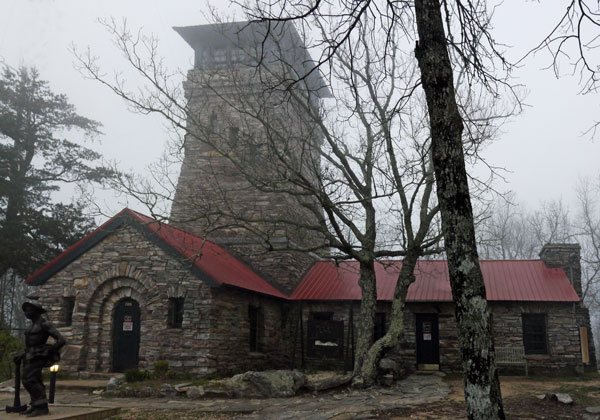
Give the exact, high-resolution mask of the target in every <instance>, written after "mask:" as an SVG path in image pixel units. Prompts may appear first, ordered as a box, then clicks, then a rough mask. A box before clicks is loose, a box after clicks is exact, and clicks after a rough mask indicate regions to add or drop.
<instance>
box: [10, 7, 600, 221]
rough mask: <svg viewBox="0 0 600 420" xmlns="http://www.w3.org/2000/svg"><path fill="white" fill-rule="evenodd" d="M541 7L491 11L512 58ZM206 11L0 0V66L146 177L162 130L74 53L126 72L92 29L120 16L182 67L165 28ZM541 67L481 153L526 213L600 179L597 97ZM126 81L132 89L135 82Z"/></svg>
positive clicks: (183, 59)
mask: <svg viewBox="0 0 600 420" xmlns="http://www.w3.org/2000/svg"><path fill="white" fill-rule="evenodd" d="M222 2H223V5H225V4H226V1H225V0H222ZM547 3H548V2H544V5H543V6H542V5H541V4H540V3H537V2H518V3H515V2H504V4H503V5H502V6H501V7H499V8H498V9H497V10H496V13H495V19H494V22H495V27H496V32H495V34H496V38H497V40H498V41H500V42H503V43H504V44H508V45H510V46H511V47H510V48H508V49H507V54H508V55H509V57H510V58H511V59H516V58H517V57H520V55H522V54H523V53H524V52H525V51H527V50H528V49H530V48H532V47H533V46H535V45H536V44H537V43H538V42H539V41H540V40H541V38H542V34H544V33H546V32H547V31H548V30H549V29H550V28H551V27H552V24H553V22H555V20H556V18H557V17H558V16H559V14H560V13H561V11H562V8H560V7H557V8H556V9H554V10H552V8H551V7H548V5H547ZM552 3H559V2H552ZM214 4H217V5H219V3H217V2H214ZM207 9H208V8H207V5H206V2H205V1H204V0H193V1H191V0H170V1H168V2H167V1H158V0H145V1H138V0H135V1H133V0H118V1H114V0H101V1H100V0H98V1H92V0H86V1H82V0H55V1H52V0H0V61H3V62H4V63H5V64H8V65H10V66H12V67H18V66H20V65H25V66H35V67H36V68H37V69H38V70H39V72H40V74H41V78H42V79H44V80H48V81H49V82H50V86H51V88H52V89H53V90H54V91H55V92H60V93H64V94H66V95H67V96H68V97H69V99H70V101H71V102H72V103H73V104H75V105H76V107H77V110H78V112H79V113H80V114H82V115H84V116H87V117H89V118H92V119H95V120H98V121H100V122H101V123H102V124H103V129H102V131H103V132H104V133H105V134H104V136H102V139H101V141H102V143H101V145H100V146H99V147H98V148H99V149H100V150H101V151H102V152H103V154H104V155H105V156H106V157H107V158H108V159H116V160H118V161H119V162H120V163H121V165H122V166H123V167H125V168H129V167H132V168H134V169H136V170H138V171H143V170H144V167H145V165H147V164H149V163H151V162H152V161H154V160H155V159H156V158H157V157H158V156H159V155H160V153H161V152H162V150H163V147H164V144H165V143H166V140H167V137H168V134H167V132H166V130H165V127H164V126H163V123H162V122H161V121H160V120H159V119H157V118H150V117H147V116H139V115H135V114H132V113H130V112H128V111H127V109H126V107H125V105H124V104H123V103H122V102H121V101H120V100H119V99H118V98H117V97H116V96H114V94H112V93H111V92H109V91H108V90H107V89H106V88H105V87H103V86H100V85H99V84H98V83H97V82H94V81H90V80H85V79H84V78H83V77H82V76H81V75H80V74H79V73H78V72H77V70H75V68H74V66H73V62H74V58H73V55H72V53H71V52H70V49H71V47H72V45H76V46H77V47H78V48H79V49H85V48H87V47H88V46H89V47H90V48H91V50H92V51H93V53H94V54H95V55H97V56H99V57H100V59H101V63H102V64H103V68H104V69H106V70H107V71H108V70H110V71H112V70H113V69H116V70H124V69H126V66H125V63H124V61H123V60H122V59H121V57H120V56H119V53H118V51H117V49H116V47H115V46H114V45H112V43H111V41H110V37H109V35H108V33H107V32H106V30H105V29H104V28H103V27H102V26H101V25H100V24H98V22H97V21H98V19H99V18H110V17H114V18H116V19H122V18H126V19H127V21H128V25H129V26H130V27H132V28H136V29H137V28H143V30H144V32H146V33H153V34H155V35H156V36H157V37H158V38H159V39H160V42H161V53H162V55H163V56H164V57H165V59H166V62H167V63H168V65H169V66H171V67H172V68H177V67H179V68H181V69H183V70H186V69H188V68H189V67H191V63H192V56H193V51H192V50H191V48H189V46H188V45H187V44H186V43H185V42H184V41H183V39H181V38H180V37H179V35H177V34H176V33H175V32H174V31H173V30H172V29H171V28H172V27H173V26H186V25H195V24H203V23H208V20H207V18H206V16H205V13H206V12H207ZM546 64H548V57H547V56H543V55H540V56H538V57H534V58H533V59H529V60H527V61H526V62H525V63H524V65H523V68H521V69H520V70H519V71H518V72H517V73H516V76H518V79H517V80H516V81H517V82H518V83H521V84H523V85H525V86H526V88H527V90H528V92H529V95H528V96H527V99H526V103H527V104H528V105H529V107H527V108H526V110H525V112H523V113H522V114H521V115H519V116H518V117H516V118H514V119H513V121H512V122H510V123H509V124H507V125H506V126H504V127H503V129H502V132H503V133H502V135H501V137H500V138H499V139H498V140H497V141H496V142H495V143H494V144H493V145H492V146H490V147H489V148H488V149H486V150H485V152H484V156H485V157H486V159H488V161H489V162H490V163H491V164H493V165H496V166H501V167H504V168H506V169H507V170H509V171H510V172H509V173H507V174H506V179H507V181H508V183H506V184H503V183H499V184H497V185H496V188H497V189H499V190H503V191H506V190H514V191H515V192H516V193H517V198H518V199H519V200H521V201H524V202H526V203H527V205H528V207H529V208H534V207H536V205H537V204H538V203H539V202H540V201H542V200H550V199H557V198H561V197H562V198H563V199H564V200H566V201H568V202H571V201H573V199H574V194H573V189H574V186H575V184H576V182H577V180H578V178H579V177H592V176H594V175H596V176H597V175H598V173H599V172H600V165H599V164H598V163H599V162H600V136H599V138H598V139H597V140H596V141H595V142H592V141H590V139H589V137H582V133H583V131H585V130H586V129H587V128H589V126H591V124H592V123H593V122H594V120H597V119H600V96H599V95H598V94H596V95H587V96H580V95H577V93H578V92H579V87H578V79H577V78H573V77H565V78H561V79H559V80H557V79H556V78H555V77H554V74H553V73H552V72H551V71H547V70H546V71H544V70H541V69H542V67H543V66H544V65H546ZM565 69H566V66H565ZM126 76H127V77H128V78H129V75H127V73H126ZM129 81H131V83H132V85H135V82H136V80H135V78H133V77H131V78H130V79H129ZM108 200H109V201H110V199H108ZM111 208H112V209H113V210H118V209H119V204H117V203H115V202H112V203H111Z"/></svg>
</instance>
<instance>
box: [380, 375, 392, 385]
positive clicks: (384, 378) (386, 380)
mask: <svg viewBox="0 0 600 420" xmlns="http://www.w3.org/2000/svg"><path fill="white" fill-rule="evenodd" d="M379 383H380V384H381V386H387V387H390V386H392V385H394V375H392V374H391V373H388V374H387V375H381V376H379Z"/></svg>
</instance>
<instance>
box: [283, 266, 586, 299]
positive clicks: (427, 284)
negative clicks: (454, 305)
mask: <svg viewBox="0 0 600 420" xmlns="http://www.w3.org/2000/svg"><path fill="white" fill-rule="evenodd" d="M401 267H402V262H401V261H388V262H382V263H377V264H376V267H375V270H376V276H377V297H378V299H379V300H392V298H393V296H394V287H395V286H396V280H397V277H398V273H399V272H400V268H401ZM481 269H482V271H483V278H484V282H485V287H486V292H487V298H488V300H492V301H554V302H578V301H579V297H578V296H577V293H575V290H574V289H573V286H572V285H571V283H570V282H569V279H568V278H567V275H566V274H565V272H564V271H563V270H562V269H560V268H548V267H546V265H545V264H544V263H543V261H541V260H518V261H517V260H508V261H507V260H501V261H491V260H486V261H481ZM358 274H359V267H358V263H357V262H356V261H346V262H341V263H339V264H338V265H336V264H335V263H334V262H333V261H320V262H317V263H316V264H315V265H314V266H313V267H312V268H311V269H310V271H309V272H308V273H307V274H306V276H305V277H304V279H303V280H302V283H300V285H299V286H298V287H297V288H296V290H295V291H294V293H293V294H292V296H291V299H295V300H360V298H361V291H360V288H359V287H358ZM415 275H416V281H415V282H414V283H413V284H412V285H411V286H410V287H409V289H408V296H407V300H408V301H412V302H435V301H438V302H450V301H452V291H451V289H450V280H449V276H448V267H447V263H446V261H445V260H437V261H429V260H428V261H419V262H418V263H417V266H416V267H415Z"/></svg>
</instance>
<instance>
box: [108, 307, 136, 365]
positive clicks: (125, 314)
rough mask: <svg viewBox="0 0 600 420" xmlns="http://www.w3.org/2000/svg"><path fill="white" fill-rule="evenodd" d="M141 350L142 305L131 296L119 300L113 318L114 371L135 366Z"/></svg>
mask: <svg viewBox="0 0 600 420" xmlns="http://www.w3.org/2000/svg"><path fill="white" fill-rule="evenodd" d="M139 350H140V305H139V304H138V303H137V302H136V301H135V300H133V299H131V298H125V299H121V300H120V301H118V302H117V305H116V307H115V312H114V319H113V371H115V372H123V371H125V370H127V369H131V368H135V367H137V365H138V362H139Z"/></svg>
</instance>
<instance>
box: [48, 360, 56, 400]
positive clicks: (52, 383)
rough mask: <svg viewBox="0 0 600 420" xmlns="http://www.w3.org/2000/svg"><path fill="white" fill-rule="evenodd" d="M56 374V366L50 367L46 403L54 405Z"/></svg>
mask: <svg viewBox="0 0 600 420" xmlns="http://www.w3.org/2000/svg"><path fill="white" fill-rule="evenodd" d="M56 372H58V365H52V366H50V392H49V395H48V402H49V403H50V404H54V389H55V388H56Z"/></svg>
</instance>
